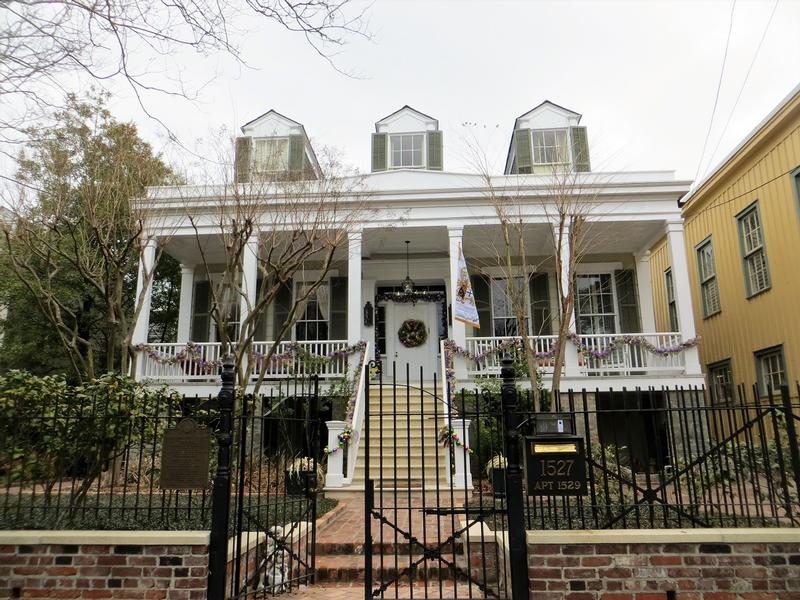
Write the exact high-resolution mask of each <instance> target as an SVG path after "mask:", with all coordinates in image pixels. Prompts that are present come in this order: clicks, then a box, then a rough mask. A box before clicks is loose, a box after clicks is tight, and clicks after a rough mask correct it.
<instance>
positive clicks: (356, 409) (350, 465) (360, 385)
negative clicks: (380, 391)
mask: <svg viewBox="0 0 800 600" xmlns="http://www.w3.org/2000/svg"><path fill="white" fill-rule="evenodd" d="M369 351H370V342H367V344H366V346H365V347H364V351H363V352H362V354H361V364H360V366H359V374H358V378H357V379H358V381H357V382H356V402H355V405H354V406H353V437H352V438H351V440H350V446H349V447H348V449H347V474H346V475H345V482H344V483H345V485H346V484H348V483H350V482H351V481H352V480H353V473H354V472H355V470H356V463H357V462H358V455H359V448H360V447H361V428H362V427H363V425H364V406H365V405H366V401H365V399H364V390H365V388H366V385H364V383H365V382H366V377H367V370H368V369H367V362H368V358H369Z"/></svg>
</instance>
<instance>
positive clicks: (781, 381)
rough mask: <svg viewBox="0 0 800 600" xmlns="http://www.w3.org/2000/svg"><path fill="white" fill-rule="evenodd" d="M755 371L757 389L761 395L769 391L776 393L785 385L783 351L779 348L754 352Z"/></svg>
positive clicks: (786, 379)
mask: <svg viewBox="0 0 800 600" xmlns="http://www.w3.org/2000/svg"><path fill="white" fill-rule="evenodd" d="M756 371H757V375H758V387H759V389H760V390H761V393H762V394H765V395H766V394H767V393H769V390H772V391H777V390H779V389H780V388H781V386H782V385H786V382H787V381H788V378H787V377H786V365H785V363H784V362H783V349H782V348H781V347H780V346H777V347H775V348H769V349H767V350H762V351H760V352H756Z"/></svg>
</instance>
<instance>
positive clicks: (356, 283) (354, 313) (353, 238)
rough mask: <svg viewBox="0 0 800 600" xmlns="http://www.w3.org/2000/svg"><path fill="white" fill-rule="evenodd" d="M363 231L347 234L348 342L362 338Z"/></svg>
mask: <svg viewBox="0 0 800 600" xmlns="http://www.w3.org/2000/svg"><path fill="white" fill-rule="evenodd" d="M361 237H362V233H361V231H351V232H349V233H348V234H347V242H348V253H347V343H348V344H355V343H356V342H359V341H360V340H361V323H362V321H363V318H364V305H363V304H361Z"/></svg>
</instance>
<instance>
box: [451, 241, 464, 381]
mask: <svg viewBox="0 0 800 600" xmlns="http://www.w3.org/2000/svg"><path fill="white" fill-rule="evenodd" d="M447 235H448V237H449V239H450V282H449V283H450V287H449V289H448V298H447V300H448V302H449V303H450V313H451V315H455V310H456V307H455V297H456V288H457V287H458V252H459V249H462V252H463V248H462V243H463V241H464V227H463V226H461V225H450V226H448V227H447ZM451 321H452V325H450V339H452V340H453V341H454V342H455V343H456V344H457V345H458V346H460V347H461V348H465V347H466V345H467V326H466V324H464V323H462V322H461V321H458V320H457V319H455V318H451ZM453 360H454V364H453V367H454V370H455V376H456V379H457V380H464V379H466V378H467V365H466V363H465V362H464V359H463V358H461V357H458V356H456V357H455V358H454V359H453Z"/></svg>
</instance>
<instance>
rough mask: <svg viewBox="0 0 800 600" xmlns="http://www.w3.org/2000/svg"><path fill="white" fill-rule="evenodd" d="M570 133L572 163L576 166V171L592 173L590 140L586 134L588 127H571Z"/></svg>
mask: <svg viewBox="0 0 800 600" xmlns="http://www.w3.org/2000/svg"><path fill="white" fill-rule="evenodd" d="M569 132H570V137H571V138H572V161H573V163H574V164H575V170H576V171H578V172H588V171H591V170H592V167H591V164H590V163H589V138H588V137H587V134H586V127H570V128H569Z"/></svg>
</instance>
